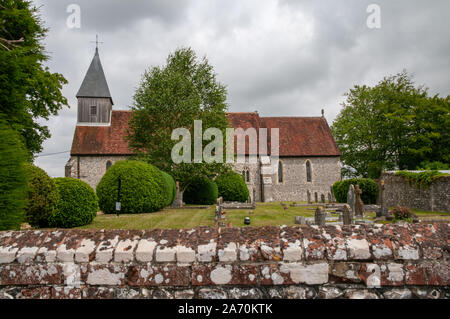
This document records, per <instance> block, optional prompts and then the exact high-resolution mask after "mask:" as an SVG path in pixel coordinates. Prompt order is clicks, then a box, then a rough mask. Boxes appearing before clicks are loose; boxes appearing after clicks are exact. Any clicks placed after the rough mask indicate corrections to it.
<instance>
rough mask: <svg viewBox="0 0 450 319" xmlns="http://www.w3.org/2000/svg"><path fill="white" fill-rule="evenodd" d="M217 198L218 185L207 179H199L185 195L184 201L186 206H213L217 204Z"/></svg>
mask: <svg viewBox="0 0 450 319" xmlns="http://www.w3.org/2000/svg"><path fill="white" fill-rule="evenodd" d="M217 197H219V189H218V188H217V184H216V183H214V182H212V181H210V180H209V179H207V178H199V179H197V180H196V181H194V182H193V183H192V184H191V185H189V186H188V187H187V189H186V190H185V191H184V193H183V201H184V202H185V203H186V204H197V205H212V204H215V203H216V201H217Z"/></svg>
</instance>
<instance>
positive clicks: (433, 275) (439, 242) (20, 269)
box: [0, 223, 450, 299]
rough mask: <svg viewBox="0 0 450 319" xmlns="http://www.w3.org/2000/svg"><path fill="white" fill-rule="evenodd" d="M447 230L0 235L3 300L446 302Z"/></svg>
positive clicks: (404, 227)
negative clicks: (410, 299) (189, 299)
mask: <svg viewBox="0 0 450 319" xmlns="http://www.w3.org/2000/svg"><path fill="white" fill-rule="evenodd" d="M449 247H450V237H449V224H447V223H435V224H416V225H409V224H408V225H384V226H381V225H375V226H363V225H357V226H351V227H339V226H325V227H323V228H319V227H315V226H298V227H262V228H222V229H214V228H208V227H200V228H196V229H191V230H148V231H127V230H109V231H82V230H58V231H51V232H48V231H21V232H0V298H299V299H302V298H449V296H450V291H449V289H448V288H449V282H450V278H449V277H450V266H449Z"/></svg>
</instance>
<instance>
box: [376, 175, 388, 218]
mask: <svg viewBox="0 0 450 319" xmlns="http://www.w3.org/2000/svg"><path fill="white" fill-rule="evenodd" d="M378 201H379V203H380V206H381V207H380V211H379V212H377V217H382V216H389V209H388V208H387V207H386V202H385V200H384V179H381V180H380V183H379V199H378Z"/></svg>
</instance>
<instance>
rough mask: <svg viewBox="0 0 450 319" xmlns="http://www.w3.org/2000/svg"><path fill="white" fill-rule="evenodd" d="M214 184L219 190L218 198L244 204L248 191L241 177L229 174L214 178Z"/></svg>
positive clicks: (233, 173) (232, 173)
mask: <svg viewBox="0 0 450 319" xmlns="http://www.w3.org/2000/svg"><path fill="white" fill-rule="evenodd" d="M215 183H216V184H217V187H218V189H219V197H223V200H224V201H230V202H246V201H247V200H248V197H249V195H250V194H249V191H248V188H247V185H246V184H245V181H244V179H243V178H242V175H240V174H237V173H235V172H229V173H226V174H224V175H221V176H219V177H217V178H216V180H215Z"/></svg>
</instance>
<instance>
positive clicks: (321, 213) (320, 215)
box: [314, 206, 327, 226]
mask: <svg viewBox="0 0 450 319" xmlns="http://www.w3.org/2000/svg"><path fill="white" fill-rule="evenodd" d="M326 217H327V213H326V212H325V210H324V209H323V207H321V206H319V207H317V209H316V212H315V214H314V223H315V224H316V225H318V226H325V221H326Z"/></svg>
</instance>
